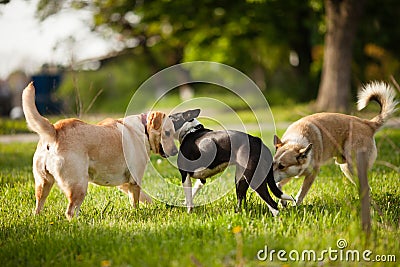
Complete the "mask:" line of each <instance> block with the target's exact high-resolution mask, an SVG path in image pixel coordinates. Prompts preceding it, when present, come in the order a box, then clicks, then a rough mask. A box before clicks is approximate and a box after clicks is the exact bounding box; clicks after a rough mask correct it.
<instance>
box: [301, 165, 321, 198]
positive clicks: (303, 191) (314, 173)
mask: <svg viewBox="0 0 400 267" xmlns="http://www.w3.org/2000/svg"><path fill="white" fill-rule="evenodd" d="M318 172H319V168H317V169H314V170H313V171H312V172H311V173H310V174H307V175H306V177H305V178H304V181H303V185H302V186H301V189H300V191H299V192H298V193H297V196H296V206H300V205H301V203H302V202H303V199H304V197H305V196H306V195H307V193H308V190H310V187H311V185H312V184H313V183H314V180H315V178H316V177H317V174H318Z"/></svg>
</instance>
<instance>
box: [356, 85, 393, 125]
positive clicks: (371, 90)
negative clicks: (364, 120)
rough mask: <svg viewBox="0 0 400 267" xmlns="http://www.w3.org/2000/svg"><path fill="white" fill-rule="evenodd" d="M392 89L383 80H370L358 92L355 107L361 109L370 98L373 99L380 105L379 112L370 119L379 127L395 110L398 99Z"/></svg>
mask: <svg viewBox="0 0 400 267" xmlns="http://www.w3.org/2000/svg"><path fill="white" fill-rule="evenodd" d="M395 96H396V93H395V91H394V89H393V88H392V87H391V86H390V85H389V84H387V83H384V82H371V83H368V84H367V85H365V86H364V87H363V89H362V90H361V91H360V92H359V93H358V102H357V109H358V110H362V109H363V108H365V107H366V106H367V105H368V103H369V102H370V101H371V100H375V101H376V102H378V104H379V105H380V106H381V112H380V114H379V115H378V116H376V117H374V118H373V119H372V120H371V121H372V122H375V123H377V124H378V128H379V127H381V126H382V125H383V124H384V123H385V122H386V121H387V120H388V119H389V117H390V116H392V115H393V113H394V112H395V111H396V105H397V104H398V101H396V99H395Z"/></svg>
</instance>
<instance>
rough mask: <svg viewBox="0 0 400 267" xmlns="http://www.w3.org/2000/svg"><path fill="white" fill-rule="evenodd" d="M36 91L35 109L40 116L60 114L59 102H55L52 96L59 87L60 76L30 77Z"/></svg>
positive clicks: (43, 75) (39, 75)
mask: <svg viewBox="0 0 400 267" xmlns="http://www.w3.org/2000/svg"><path fill="white" fill-rule="evenodd" d="M32 81H33V84H34V86H35V89H36V97H35V102H36V107H37V109H38V111H39V113H40V114H42V115H44V114H60V113H61V102H60V101H57V100H55V99H54V98H53V97H52V95H53V94H54V92H55V91H56V90H57V88H58V87H59V86H60V83H61V75H60V74H38V75H34V76H32Z"/></svg>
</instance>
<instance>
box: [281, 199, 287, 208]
mask: <svg viewBox="0 0 400 267" xmlns="http://www.w3.org/2000/svg"><path fill="white" fill-rule="evenodd" d="M279 202H280V203H281V205H282V207H284V208H287V206H288V202H287V200H283V199H281V200H279Z"/></svg>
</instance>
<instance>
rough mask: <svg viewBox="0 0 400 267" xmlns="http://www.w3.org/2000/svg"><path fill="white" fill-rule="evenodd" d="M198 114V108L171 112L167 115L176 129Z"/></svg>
mask: <svg viewBox="0 0 400 267" xmlns="http://www.w3.org/2000/svg"><path fill="white" fill-rule="evenodd" d="M199 114H200V109H191V110H187V111H185V112H178V113H174V114H171V115H169V118H170V119H171V120H172V122H173V123H174V128H175V131H177V130H178V129H180V128H181V127H182V125H183V124H184V123H185V122H187V121H190V120H192V119H195V118H197V117H198V116H199Z"/></svg>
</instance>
